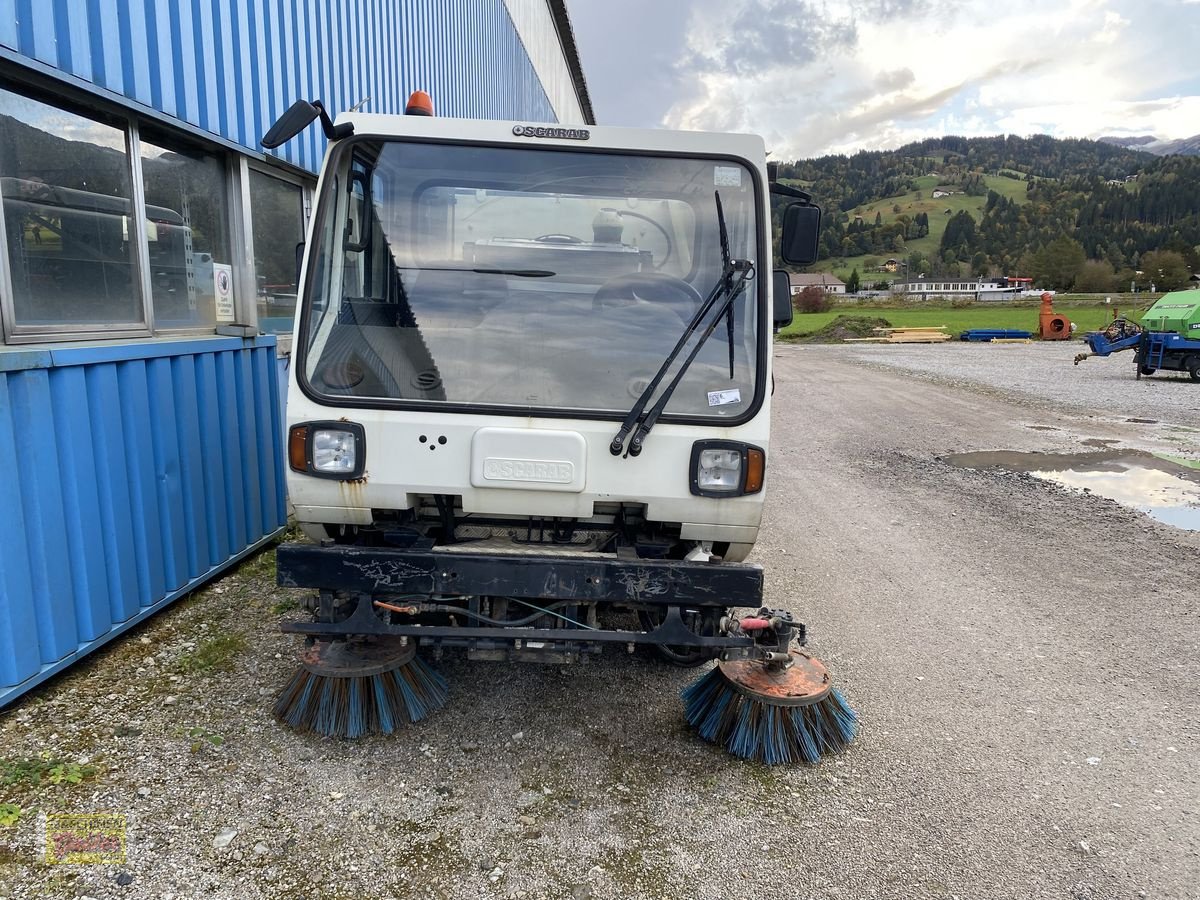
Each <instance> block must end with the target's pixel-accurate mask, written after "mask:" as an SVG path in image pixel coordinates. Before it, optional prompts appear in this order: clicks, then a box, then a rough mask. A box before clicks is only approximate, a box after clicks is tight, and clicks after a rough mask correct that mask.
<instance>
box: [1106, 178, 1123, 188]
mask: <svg viewBox="0 0 1200 900" xmlns="http://www.w3.org/2000/svg"><path fill="white" fill-rule="evenodd" d="M1104 183H1105V184H1111V185H1112V186H1113V187H1123V186H1124V184H1125V180H1124V179H1121V178H1110V179H1108V181H1106V182H1104Z"/></svg>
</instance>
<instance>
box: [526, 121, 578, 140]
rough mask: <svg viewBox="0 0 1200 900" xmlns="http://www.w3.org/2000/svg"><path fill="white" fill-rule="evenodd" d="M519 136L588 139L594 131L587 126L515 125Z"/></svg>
mask: <svg viewBox="0 0 1200 900" xmlns="http://www.w3.org/2000/svg"><path fill="white" fill-rule="evenodd" d="M513 134H515V135H516V136H517V137H534V138H565V139H566V140H569V141H586V140H588V139H589V138H590V137H591V136H592V133H591V132H590V131H588V130H587V129H586V128H547V127H545V126H542V125H514V126H513Z"/></svg>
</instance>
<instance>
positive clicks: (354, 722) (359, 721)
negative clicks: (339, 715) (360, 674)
mask: <svg viewBox="0 0 1200 900" xmlns="http://www.w3.org/2000/svg"><path fill="white" fill-rule="evenodd" d="M359 680H360V679H358V678H348V679H347V681H349V682H350V684H349V685H348V686H347V687H348V688H349V691H348V692H349V696H348V697H347V698H346V737H348V738H356V737H362V735H363V734H364V733H365V731H366V724H365V723H364V722H363V715H364V713H365V712H366V710H364V709H363V704H362V701H361V700H360V699H359V695H360V694H361V691H360V690H359V686H358V683H359ZM373 693H374V691H372V694H373Z"/></svg>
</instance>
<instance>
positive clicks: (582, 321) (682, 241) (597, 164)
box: [300, 140, 759, 420]
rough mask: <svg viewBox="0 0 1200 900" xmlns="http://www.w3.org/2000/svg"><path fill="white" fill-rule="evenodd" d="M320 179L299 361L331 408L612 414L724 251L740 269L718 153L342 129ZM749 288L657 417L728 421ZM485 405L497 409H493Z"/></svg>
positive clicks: (748, 199)
mask: <svg viewBox="0 0 1200 900" xmlns="http://www.w3.org/2000/svg"><path fill="white" fill-rule="evenodd" d="M341 159H342V162H341V165H340V166H339V168H338V169H337V171H336V177H332V178H327V179H326V182H325V184H326V187H325V190H326V192H327V195H326V196H325V197H323V198H322V203H321V210H322V212H321V216H322V220H321V223H320V225H319V227H318V231H317V240H318V241H319V245H318V247H317V248H316V250H317V252H316V255H315V256H314V257H313V259H312V262H311V263H310V283H311V289H310V290H309V292H308V298H307V301H306V303H307V305H308V308H307V310H306V314H305V316H304V318H303V319H302V324H301V341H300V343H302V344H303V345H304V346H303V348H302V352H303V356H302V358H301V372H302V374H303V378H304V380H305V381H306V382H307V386H308V388H309V389H310V391H311V392H313V393H315V394H316V395H318V396H322V397H325V398H329V399H330V400H331V402H334V403H336V402H338V401H339V400H341V399H348V398H356V400H357V401H360V402H361V401H370V400H379V401H383V402H381V403H380V404H379V405H387V402H386V401H423V402H429V403H432V404H441V403H453V404H460V405H461V404H470V405H484V406H496V407H515V408H518V409H519V410H520V411H521V412H522V413H526V412H529V411H531V410H547V411H563V410H577V411H585V412H587V413H589V414H602V415H612V416H613V417H618V418H619V417H620V416H621V415H623V414H624V412H625V411H626V410H628V409H629V407H630V405H631V404H632V402H633V401H634V399H636V398H637V397H638V396H639V394H640V393H641V392H642V391H643V390H644V389H645V387H646V385H647V383H648V382H649V381H650V379H651V378H653V376H654V373H655V372H656V371H657V369H658V368H659V366H660V365H661V364H662V362H663V360H664V359H665V358H666V356H667V354H668V353H669V352H670V351H671V348H672V347H673V346H674V344H675V342H676V340H677V338H678V337H679V335H680V334H681V333H682V332H683V330H684V329H685V328H686V327H687V324H688V322H689V321H690V320H691V318H692V317H693V316H694V315H695V313H696V311H697V310H698V309H699V308H700V306H701V305H702V303H703V300H704V298H705V297H706V296H708V294H709V293H710V291H711V290H712V289H713V288H714V286H715V285H716V284H717V282H718V280H719V279H720V276H721V272H722V262H721V246H720V239H719V236H718V220H717V209H716V200H715V197H714V193H719V194H720V198H721V203H722V206H723V208H724V217H725V224H726V227H727V229H728V232H729V249H730V254H731V256H732V257H734V258H735V259H745V260H749V261H751V262H752V263H755V264H756V265H757V262H758V238H759V235H758V228H757V222H758V216H757V207H756V203H757V200H756V193H755V187H754V181H753V178H752V176H751V173H750V170H749V169H748V168H747V167H745V166H743V165H741V164H739V163H737V162H734V161H729V160H712V159H692V158H678V157H665V156H654V157H646V156H634V155H624V154H606V153H593V152H574V151H563V150H550V149H545V148H538V149H524V148H520V147H514V148H496V147H482V146H477V145H445V144H433V143H417V142H412V143H407V142H401V141H371V140H356V141H353V142H351V143H350V145H349V147H348V148H347V149H346V150H345V151H344V152H343V154H342V157H341ZM758 296H759V291H758V286H757V284H756V283H751V285H750V289H749V290H746V291H744V292H742V294H741V295H740V296H739V297H738V299H737V301H736V303H735V304H734V306H735V308H734V314H733V321H734V328H733V334H732V343H733V347H732V356H733V377H732V378H731V377H730V362H729V360H730V352H731V351H730V336H729V334H728V331H727V329H726V327H725V326H724V325H722V327H721V328H720V329H719V330H718V332H717V333H716V334H715V335H714V336H713V337H712V339H710V340H709V341H708V343H706V344H705V345H704V347H703V349H702V351H701V352H700V354H699V356H697V358H696V359H695V361H694V362H693V363H692V364H691V366H690V368H688V370H687V372H686V374H685V376H684V378H683V379H682V381H681V382H680V384H679V386H678V388H677V389H676V390H675V392H674V394H673V395H672V396H671V399H670V402H669V404H668V405H667V407H666V409H665V411H664V418H665V419H668V420H669V418H670V417H671V416H673V415H674V416H686V417H697V416H702V417H713V418H737V417H740V416H742V415H744V414H745V413H746V412H747V411H748V410H750V408H751V405H752V403H753V399H754V393H755V378H756V372H757V367H758V355H759V346H758V342H757V335H758V330H759V329H758V317H757V306H758ZM497 411H498V412H505V411H506V410H503V409H501V410H497Z"/></svg>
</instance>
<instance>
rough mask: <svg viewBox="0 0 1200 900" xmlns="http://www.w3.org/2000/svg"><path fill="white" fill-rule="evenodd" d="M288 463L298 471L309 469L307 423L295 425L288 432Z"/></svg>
mask: <svg viewBox="0 0 1200 900" xmlns="http://www.w3.org/2000/svg"><path fill="white" fill-rule="evenodd" d="M288 465H289V466H291V467H292V470H293V471H296V472H307V471H308V426H307V425H294V426H292V430H291V431H290V432H288Z"/></svg>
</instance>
